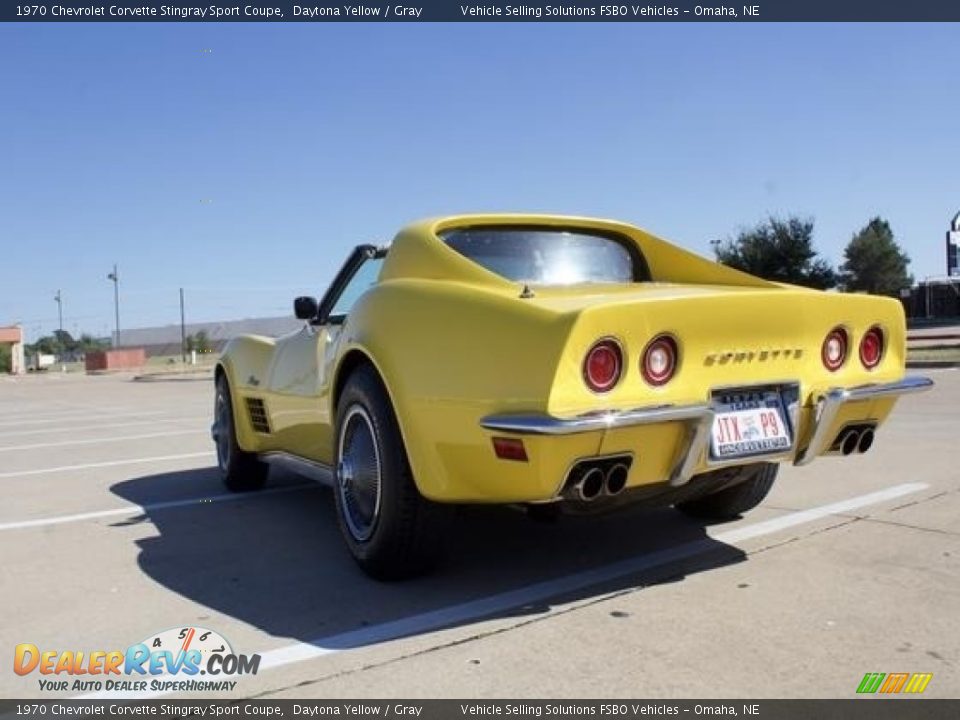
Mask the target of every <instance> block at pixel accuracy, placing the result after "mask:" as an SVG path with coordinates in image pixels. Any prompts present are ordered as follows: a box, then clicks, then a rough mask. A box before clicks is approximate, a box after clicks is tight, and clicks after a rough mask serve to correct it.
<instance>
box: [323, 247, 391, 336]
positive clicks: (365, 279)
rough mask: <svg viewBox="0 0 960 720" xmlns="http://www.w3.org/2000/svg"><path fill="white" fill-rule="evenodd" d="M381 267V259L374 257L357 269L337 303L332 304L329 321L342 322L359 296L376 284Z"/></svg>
mask: <svg viewBox="0 0 960 720" xmlns="http://www.w3.org/2000/svg"><path fill="white" fill-rule="evenodd" d="M382 266H383V258H382V257H375V258H370V259H369V260H367V261H366V262H364V263H363V265H361V266H360V267H359V268H358V269H357V271H356V272H355V273H354V274H353V277H352V278H350V281H349V282H348V283H347V286H346V287H345V288H344V289H343V292H342V293H340V297H338V298H337V302H336V303H334V306H333V309H332V310H331V311H330V319H331V320H334V321H337V320H343V318H345V317H346V316H347V315H348V314H349V313H350V310H351V308H353V305H354V303H356V302H357V300H358V299H359V298H360V296H361V295H363V294H364V293H365V292H366V291H367V290H369V289H370V288H371V287H373V286H374V285H375V284H376V282H377V278H378V277H380V268H381V267H382Z"/></svg>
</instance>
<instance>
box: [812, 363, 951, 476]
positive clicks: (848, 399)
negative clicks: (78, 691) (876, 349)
mask: <svg viewBox="0 0 960 720" xmlns="http://www.w3.org/2000/svg"><path fill="white" fill-rule="evenodd" d="M932 387H933V380H931V379H930V378H925V377H918V376H914V377H905V378H904V379H903V380H898V381H896V382H888V383H873V384H870V385H858V386H856V387H852V388H830V389H829V390H827V391H826V392H825V393H823V394H822V395H821V396H820V397H819V398H818V399H817V403H816V407H815V409H814V418H813V423H812V429H811V432H810V433H809V438H810V439H809V440H808V441H807V443H806V444H805V445H804V446H802V447H801V448H800V450H799V451H798V452H797V455H796V458H795V459H794V464H796V465H807V464H808V463H810V462H812V461H813V459H814V458H815V457H817V456H818V455H820V454H821V453H823V452H824V451H825V450H827V449H828V448H829V447H830V444H831V443H832V442H833V435H832V433H831V429H832V428H833V425H834V420H835V419H836V417H837V415H838V414H839V412H840V410H841V408H843V406H844V405H848V404H850V403H856V402H863V401H865V400H877V399H883V398H896V397H899V396H900V395H908V394H910V393H917V392H924V391H926V390H929V389H930V388H932Z"/></svg>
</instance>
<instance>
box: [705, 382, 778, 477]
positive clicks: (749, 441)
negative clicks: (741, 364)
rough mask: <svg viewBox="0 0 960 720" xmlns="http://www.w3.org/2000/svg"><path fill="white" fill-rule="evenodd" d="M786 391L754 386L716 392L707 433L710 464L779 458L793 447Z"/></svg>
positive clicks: (713, 395) (776, 387) (775, 387)
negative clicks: (711, 422) (710, 426)
mask: <svg viewBox="0 0 960 720" xmlns="http://www.w3.org/2000/svg"><path fill="white" fill-rule="evenodd" d="M789 392H790V390H789V389H787V388H782V387H780V386H754V387H743V388H733V389H724V390H717V391H715V392H714V393H713V394H712V398H711V400H712V406H713V410H714V419H713V426H712V428H711V431H710V460H711V461H713V462H725V461H728V460H738V459H742V458H763V457H767V456H771V455H782V454H784V453H786V452H788V451H789V450H790V449H791V448H792V447H793V437H794V429H793V427H792V426H791V422H790V420H791V419H790V415H789V413H788V412H787V407H788V405H789V402H790V398H785V394H787V393H789Z"/></svg>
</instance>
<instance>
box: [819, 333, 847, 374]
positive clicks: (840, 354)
mask: <svg viewBox="0 0 960 720" xmlns="http://www.w3.org/2000/svg"><path fill="white" fill-rule="evenodd" d="M848 345H849V341H848V339H847V331H846V330H844V329H843V328H839V327H838V328H834V329H833V330H831V331H830V332H829V333H827V337H826V339H825V340H824V341H823V347H822V348H821V349H820V358H821V359H822V360H823V366H824V367H825V368H826V369H827V370H829V371H830V372H834V371H836V370H839V369H840V366H841V365H843V363H844V362H845V361H846V359H847V347H848Z"/></svg>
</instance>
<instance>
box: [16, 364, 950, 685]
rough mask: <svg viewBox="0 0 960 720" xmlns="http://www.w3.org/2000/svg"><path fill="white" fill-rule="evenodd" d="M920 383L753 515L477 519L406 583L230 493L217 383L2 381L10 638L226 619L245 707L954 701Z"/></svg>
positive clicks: (264, 495)
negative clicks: (254, 660) (854, 443)
mask: <svg viewBox="0 0 960 720" xmlns="http://www.w3.org/2000/svg"><path fill="white" fill-rule="evenodd" d="M924 374H928V375H930V376H931V377H933V378H934V380H935V381H936V383H937V386H936V388H935V389H934V390H933V391H932V392H930V393H927V394H924V395H919V396H911V397H907V398H905V399H903V400H901V402H900V404H899V405H898V407H897V409H896V410H895V412H894V416H893V417H892V419H891V421H890V422H889V423H888V424H887V425H886V426H885V427H884V428H883V429H882V430H881V431H880V433H879V434H878V437H877V442H876V444H875V446H874V449H873V450H871V451H870V453H868V454H866V455H863V456H853V457H851V458H848V459H835V458H827V459H822V460H819V461H817V462H815V463H813V464H812V465H810V466H809V467H807V468H803V469H798V468H793V467H785V468H783V469H782V470H781V474H780V478H779V480H778V483H777V486H776V487H775V489H774V491H773V492H772V493H771V495H770V496H769V497H768V499H767V500H766V502H765V503H764V504H763V505H762V506H761V507H760V508H758V509H757V510H755V511H753V512H752V513H750V514H748V515H747V516H746V517H744V518H742V519H740V520H738V521H736V522H731V523H725V524H716V525H709V526H708V525H704V524H701V523H697V522H694V521H692V520H690V519H688V518H686V517H684V516H682V515H680V514H679V513H676V512H675V511H672V510H669V509H667V510H657V511H638V510H628V511H625V512H623V513H621V514H618V515H615V516H608V517H605V518H563V519H562V520H561V521H560V522H558V523H552V524H546V523H539V522H533V521H531V520H529V519H528V518H526V517H525V516H524V515H523V514H522V513H519V512H516V511H514V510H511V509H507V508H469V509H465V510H464V511H463V513H462V518H461V521H460V522H458V523H457V527H456V530H455V532H454V534H453V536H452V537H451V538H450V541H449V543H450V552H449V559H448V561H447V562H446V564H445V566H444V567H443V568H442V569H441V570H440V571H439V572H438V573H437V574H435V575H433V576H431V577H427V578H423V579H419V580H415V581H410V582H405V583H401V584H392V585H384V584H379V583H377V582H374V581H372V580H369V579H368V578H366V577H365V576H364V575H363V574H362V573H361V572H360V571H359V570H358V569H357V568H356V567H355V566H354V564H353V562H352V561H351V560H350V558H349V557H348V555H347V552H346V550H345V549H344V547H343V546H342V543H341V540H340V537H339V535H338V531H337V529H336V525H335V521H334V513H333V500H332V496H331V494H330V491H329V490H328V489H326V488H323V487H322V486H319V485H317V484H315V483H311V482H307V481H305V480H304V479H303V478H300V477H298V476H296V475H293V474H284V473H281V472H275V473H274V474H273V475H272V477H271V481H270V483H269V484H268V488H269V489H268V490H266V491H263V492H260V493H256V494H246V495H227V494H226V493H225V491H224V490H223V489H222V488H221V486H220V484H219V480H218V478H217V473H216V468H215V458H214V454H213V445H212V442H211V441H210V438H209V425H210V411H211V406H212V386H211V383H210V382H209V381H194V382H183V381H180V382H155V383H139V382H132V381H131V380H130V378H129V377H128V376H101V377H85V376H79V375H63V376H61V375H49V376H44V377H27V378H22V379H12V378H11V379H7V378H3V379H0V409H2V411H3V412H2V415H0V483H2V488H3V493H2V502H0V568H2V569H0V573H2V579H0V598H2V613H0V637H2V647H3V648H4V652H5V653H7V657H8V659H9V658H10V656H11V655H12V654H13V648H14V646H16V645H17V644H19V643H33V644H35V645H37V646H38V647H39V648H41V649H42V650H43V649H56V650H61V651H62V650H67V649H71V650H83V651H85V652H90V651H94V650H113V649H124V648H126V647H128V646H129V645H131V644H133V643H137V642H139V641H141V640H143V639H145V638H150V637H153V636H154V635H156V634H157V633H158V632H160V631H163V630H167V629H170V628H180V627H189V626H196V627H202V628H209V629H212V630H215V631H216V632H218V633H220V634H221V635H222V636H223V637H225V638H226V639H227V640H228V641H229V642H230V644H231V646H232V647H233V649H234V650H235V651H236V652H238V653H245V654H252V653H259V654H260V655H261V664H260V669H259V672H258V673H257V674H256V675H248V676H244V677H241V678H239V679H238V682H237V685H236V687H235V689H234V690H233V691H232V692H230V693H227V694H226V695H228V696H245V697H261V698H298V697H327V698H335V697H351V698H361V697H371V698H374V697H376V698H393V697H396V698H402V697H417V698H430V697H458V698H482V697H491V698H494V697H496V698H503V697H530V698H534V697H556V698H574V697H584V698H603V697H634V698H638V697H648V698H654V697H692V698H724V697H730V698H733V697H741V698H767V697H840V698H848V697H853V696H854V695H855V690H856V687H857V685H858V684H859V682H860V680H861V678H862V677H863V675H864V673H866V672H887V673H890V672H908V673H911V672H928V673H933V678H932V680H931V682H930V683H929V685H928V687H927V689H926V691H925V693H924V695H925V696H931V697H958V696H960V612H958V611H960V600H958V598H960V562H958V561H960V519H958V518H960V466H958V464H957V450H958V448H960V443H958V438H960V372H957V371H953V370H945V371H927V372H925V373H924ZM8 662H9V660H8ZM41 677H42V676H40V675H39V674H38V673H37V672H34V673H32V674H30V675H27V676H19V675H17V674H15V673H14V672H13V671H12V670H11V666H10V665H9V664H7V665H6V666H5V667H4V669H3V670H2V672H0V694H2V696H3V697H7V698H27V697H42V696H47V697H70V696H77V695H84V694H85V693H84V692H79V691H76V690H71V689H68V690H67V691H58V692H44V691H41V689H40V687H39V683H38V679H40V678H41ZM68 679H69V680H70V681H71V682H72V681H73V680H74V679H76V678H74V677H70V678H68ZM210 696H215V695H210Z"/></svg>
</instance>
